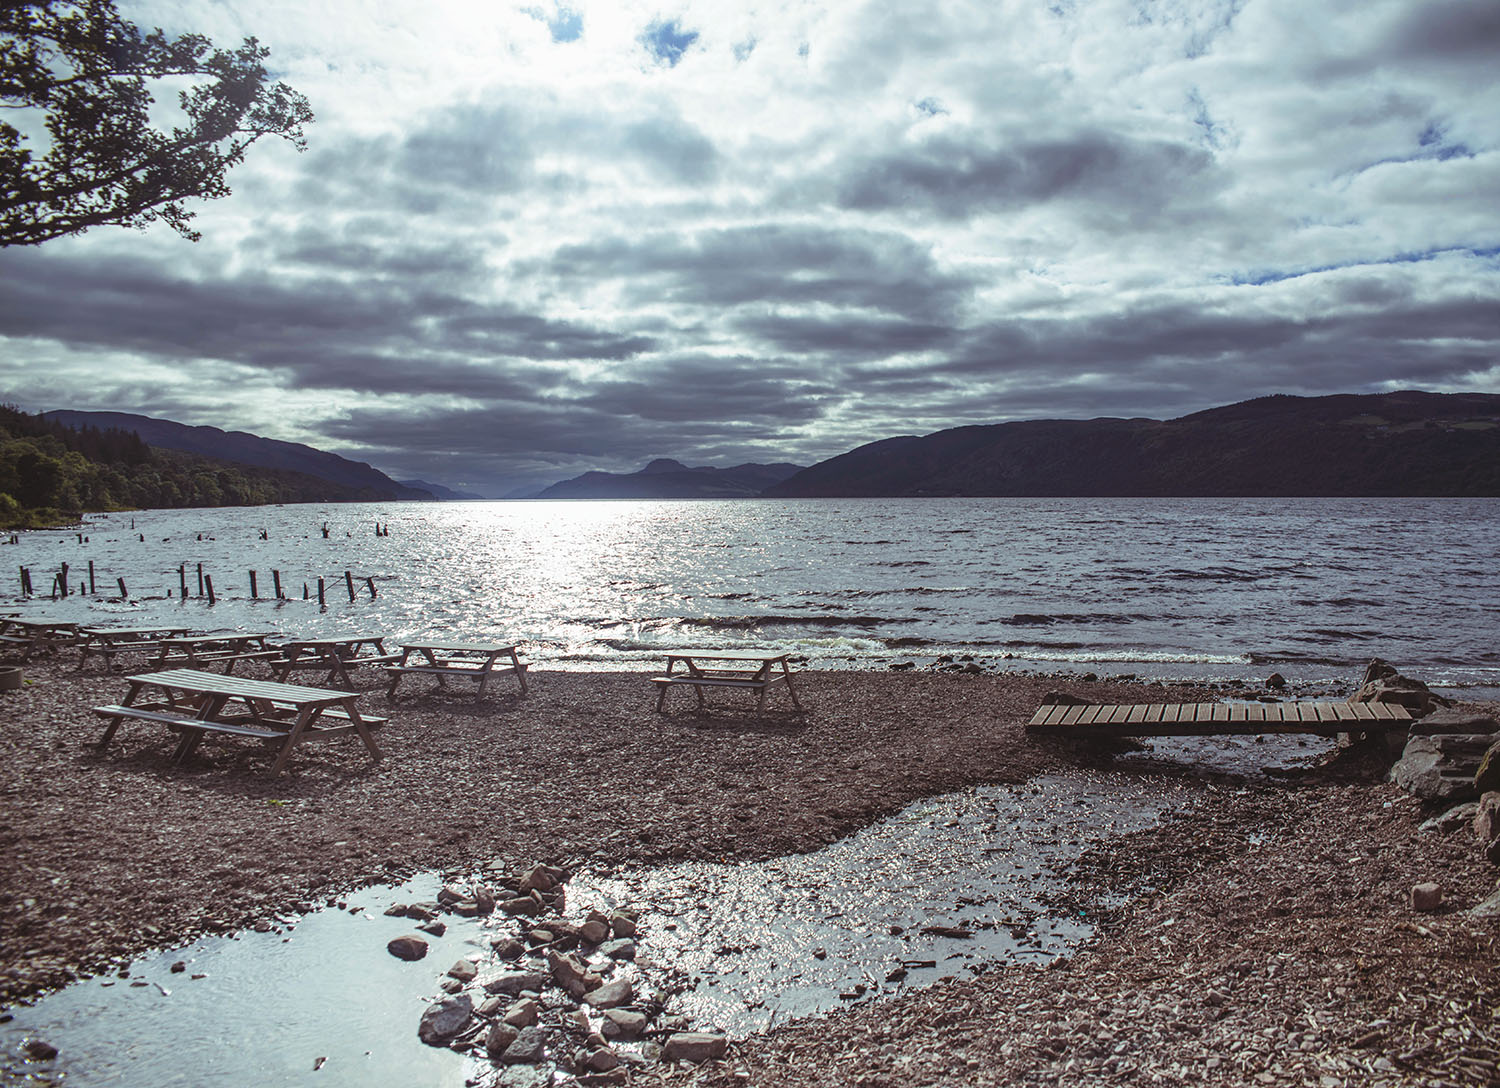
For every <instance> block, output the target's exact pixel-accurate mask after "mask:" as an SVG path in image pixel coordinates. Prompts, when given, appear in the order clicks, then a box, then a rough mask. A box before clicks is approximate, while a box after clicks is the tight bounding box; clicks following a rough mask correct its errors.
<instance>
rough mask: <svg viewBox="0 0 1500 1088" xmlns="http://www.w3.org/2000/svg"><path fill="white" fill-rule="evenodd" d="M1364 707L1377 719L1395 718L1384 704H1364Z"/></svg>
mask: <svg viewBox="0 0 1500 1088" xmlns="http://www.w3.org/2000/svg"><path fill="white" fill-rule="evenodd" d="M1365 705H1366V706H1368V707H1369V708H1370V712H1371V713H1372V714H1374V715H1375V717H1377V718H1384V719H1387V720H1389V719H1391V718H1394V717H1395V716H1396V715H1395V714H1394V713H1393V712H1392V711H1391V708H1390V706H1389V705H1387V704H1385V703H1366V704H1365Z"/></svg>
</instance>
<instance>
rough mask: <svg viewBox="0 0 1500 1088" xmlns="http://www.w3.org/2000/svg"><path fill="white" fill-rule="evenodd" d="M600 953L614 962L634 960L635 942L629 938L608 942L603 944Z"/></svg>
mask: <svg viewBox="0 0 1500 1088" xmlns="http://www.w3.org/2000/svg"><path fill="white" fill-rule="evenodd" d="M599 951H600V952H603V953H604V954H605V955H606V956H608V957H609V958H610V959H612V960H633V959H635V942H634V941H632V940H631V939H630V938H628V937H622V938H620V939H619V940H617V941H606V942H605V943H604V944H601V945H600V946H599Z"/></svg>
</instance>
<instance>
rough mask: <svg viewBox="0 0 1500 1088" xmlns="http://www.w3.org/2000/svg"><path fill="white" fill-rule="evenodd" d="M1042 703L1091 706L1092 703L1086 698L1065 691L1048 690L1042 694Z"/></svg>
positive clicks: (1044, 704) (1047, 704) (1046, 704)
mask: <svg viewBox="0 0 1500 1088" xmlns="http://www.w3.org/2000/svg"><path fill="white" fill-rule="evenodd" d="M1042 705H1043V706H1092V705H1093V703H1091V702H1090V701H1089V700H1087V699H1083V698H1080V697H1079V696H1077V695H1069V694H1068V693H1067V692H1065V691H1049V692H1047V694H1046V695H1043V696H1042Z"/></svg>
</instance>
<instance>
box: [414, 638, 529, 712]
mask: <svg viewBox="0 0 1500 1088" xmlns="http://www.w3.org/2000/svg"><path fill="white" fill-rule="evenodd" d="M413 654H416V655H418V656H417V658H416V660H415V661H413V660H412V655H413ZM501 658H509V659H510V664H508V665H501V664H498V662H499V661H500V659H501ZM526 669H527V666H526V665H525V664H524V663H523V662H522V661H521V658H520V657H519V656H518V655H517V653H516V648H515V647H514V646H505V645H501V644H500V643H498V642H403V643H402V644H401V655H400V660H399V661H397V662H396V663H395V664H393V665H387V666H386V670H385V671H386V673H387V674H389V675H390V678H391V686H390V688H389V689H388V690H387V691H386V693H385V695H386V698H387V699H394V698H395V697H396V687H397V685H399V684H400V683H401V681H402V680H404V679H405V678H406V677H407V676H408V675H410V674H412V673H416V674H421V675H427V676H432V677H435V678H436V679H437V682H438V687H440V688H442V687H447V684H448V679H449V677H453V676H461V677H465V678H467V679H469V680H475V681H478V683H479V690H478V691H476V692H475V693H474V698H476V699H479V698H482V697H483V695H484V686H485V684H487V683H489V679H490V677H491V676H497V675H499V674H501V673H507V672H509V673H514V674H515V676H516V682H517V683H518V684H520V686H521V694H522V695H525V694H526Z"/></svg>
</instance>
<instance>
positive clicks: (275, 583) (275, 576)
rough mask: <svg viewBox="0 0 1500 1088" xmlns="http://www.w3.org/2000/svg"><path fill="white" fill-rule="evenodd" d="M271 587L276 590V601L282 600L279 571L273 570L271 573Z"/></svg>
mask: <svg viewBox="0 0 1500 1088" xmlns="http://www.w3.org/2000/svg"><path fill="white" fill-rule="evenodd" d="M271 585H272V588H274V589H275V590H276V599H277V600H278V601H279V600H282V599H283V598H282V596H281V571H279V570H273V571H272V572H271Z"/></svg>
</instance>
